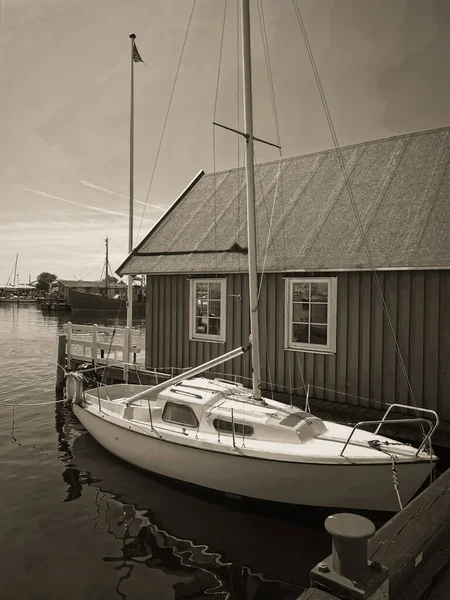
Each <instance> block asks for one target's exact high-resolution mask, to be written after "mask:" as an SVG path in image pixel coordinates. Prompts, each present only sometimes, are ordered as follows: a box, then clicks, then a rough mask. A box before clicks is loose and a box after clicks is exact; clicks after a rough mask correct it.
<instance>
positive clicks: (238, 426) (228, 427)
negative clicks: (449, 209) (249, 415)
mask: <svg viewBox="0 0 450 600" xmlns="http://www.w3.org/2000/svg"><path fill="white" fill-rule="evenodd" d="M213 425H214V429H216V431H220V433H232V432H233V423H232V422H231V421H225V420H224V419H214V421H213ZM234 433H236V434H237V435H253V427H251V426H250V425H244V423H235V424H234Z"/></svg>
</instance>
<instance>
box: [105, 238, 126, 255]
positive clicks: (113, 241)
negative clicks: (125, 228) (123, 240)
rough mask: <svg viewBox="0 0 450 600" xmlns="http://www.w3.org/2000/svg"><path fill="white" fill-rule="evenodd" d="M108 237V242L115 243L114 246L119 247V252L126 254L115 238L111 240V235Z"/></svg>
mask: <svg viewBox="0 0 450 600" xmlns="http://www.w3.org/2000/svg"><path fill="white" fill-rule="evenodd" d="M108 239H109V241H110V242H112V243H113V244H115V245H116V246H117V247H118V248H119V250H120V251H121V252H123V253H124V254H126V252H125V250H124V249H123V248H121V247H120V246H119V244H118V243H117V242H116V241H115V240H113V239H112V238H111V237H110V238H108Z"/></svg>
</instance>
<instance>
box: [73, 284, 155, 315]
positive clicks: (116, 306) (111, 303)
mask: <svg viewBox="0 0 450 600" xmlns="http://www.w3.org/2000/svg"><path fill="white" fill-rule="evenodd" d="M69 304H70V308H71V309H72V310H99V311H102V312H104V311H109V312H114V313H116V314H118V313H123V314H126V312H127V302H126V300H124V299H116V298H108V297H107V296H100V295H99V294H87V293H86V292H77V291H73V290H70V291H69ZM133 315H134V316H139V315H142V316H143V315H145V300H142V301H141V302H138V301H137V300H134V301H133Z"/></svg>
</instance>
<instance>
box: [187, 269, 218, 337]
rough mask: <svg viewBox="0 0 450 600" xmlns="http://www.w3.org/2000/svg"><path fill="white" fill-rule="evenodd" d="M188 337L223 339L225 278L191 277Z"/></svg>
mask: <svg viewBox="0 0 450 600" xmlns="http://www.w3.org/2000/svg"><path fill="white" fill-rule="evenodd" d="M190 286H191V287H190V299H191V302H190V320H189V339H191V340H202V341H206V342H208V341H209V342H224V341H225V308H226V304H225V298H226V280H225V279H191V281H190Z"/></svg>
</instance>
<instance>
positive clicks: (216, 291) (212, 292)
mask: <svg viewBox="0 0 450 600" xmlns="http://www.w3.org/2000/svg"><path fill="white" fill-rule="evenodd" d="M209 297H210V298H220V283H210V284H209Z"/></svg>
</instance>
